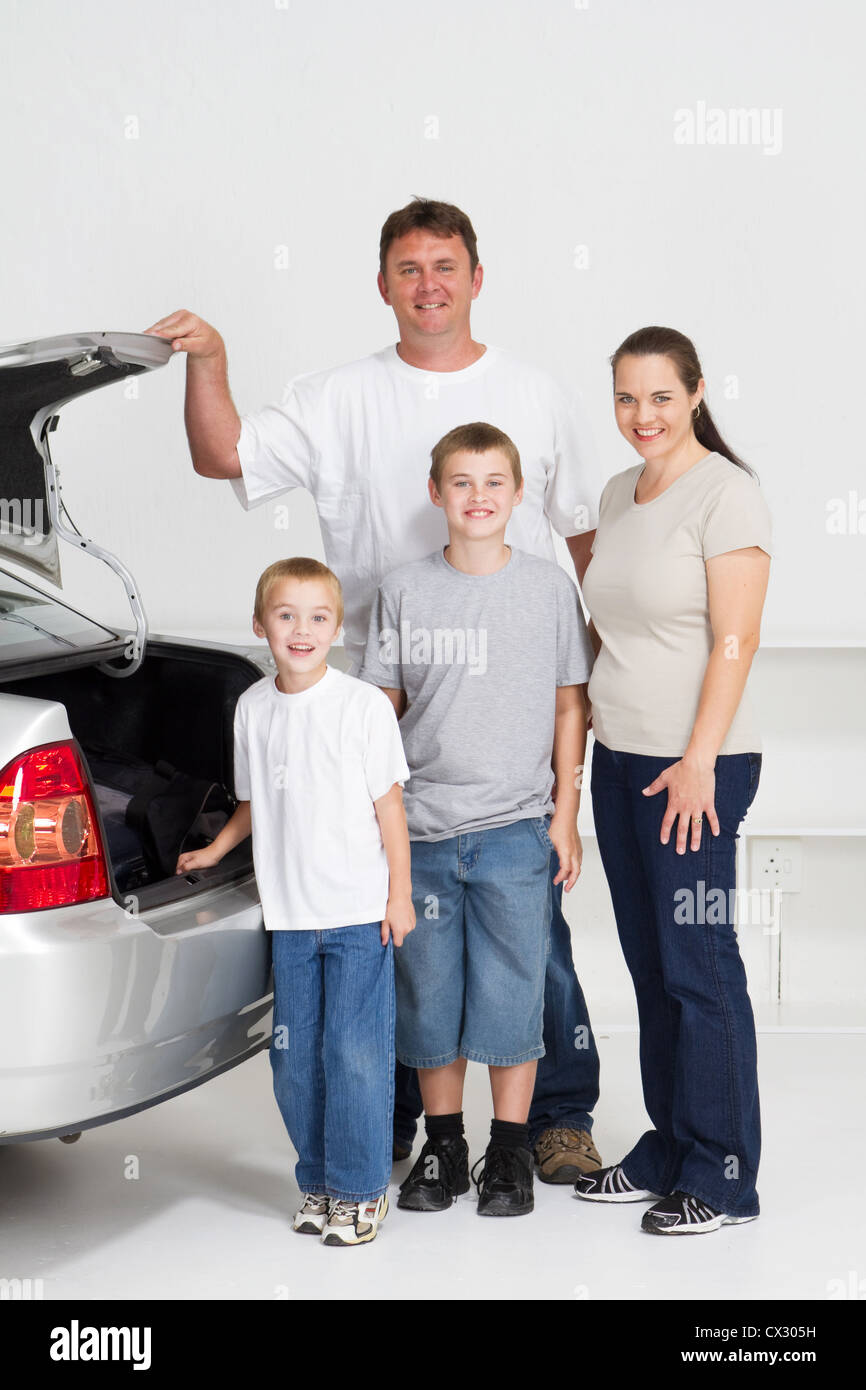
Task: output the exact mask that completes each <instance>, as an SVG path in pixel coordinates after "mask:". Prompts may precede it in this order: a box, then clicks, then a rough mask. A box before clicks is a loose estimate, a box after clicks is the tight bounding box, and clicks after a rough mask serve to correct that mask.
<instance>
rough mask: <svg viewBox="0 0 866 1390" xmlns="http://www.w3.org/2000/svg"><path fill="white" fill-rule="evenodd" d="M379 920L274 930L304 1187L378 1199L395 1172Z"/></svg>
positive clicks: (278, 1037) (279, 1079)
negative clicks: (308, 928)
mask: <svg viewBox="0 0 866 1390" xmlns="http://www.w3.org/2000/svg"><path fill="white" fill-rule="evenodd" d="M380 931H381V923H379V922H365V923H363V924H361V925H358V926H351V927H329V928H327V929H326V930H322V931H274V932H272V933H271V937H272V948H273V962H274V1034H273V1038H272V1039H271V1047H270V1060H271V1067H272V1069H273V1077H274V1094H275V1096H276V1098H277V1104H278V1105H279V1107H280V1113H281V1114H282V1117H283V1121H284V1123H285V1126H286V1129H287V1130H288V1133H289V1138H290V1139H291V1141H292V1143H293V1145H294V1147H295V1149H296V1150H297V1154H298V1162H297V1164H296V1167H295V1180H296V1182H297V1184H298V1187H299V1188H300V1189H301V1191H302V1192H324V1193H327V1194H328V1196H329V1197H342V1198H344V1199H345V1200H347V1201H352V1202H362V1201H374V1200H375V1199H376V1198H377V1197H379V1196H381V1194H382V1193H383V1192H385V1190H386V1189H387V1186H388V1179H389V1177H390V1175H391V1144H392V1126H393V1111H394V949H393V944H392V943H391V941H389V942H388V944H387V946H383V945H382V941H381V937H380Z"/></svg>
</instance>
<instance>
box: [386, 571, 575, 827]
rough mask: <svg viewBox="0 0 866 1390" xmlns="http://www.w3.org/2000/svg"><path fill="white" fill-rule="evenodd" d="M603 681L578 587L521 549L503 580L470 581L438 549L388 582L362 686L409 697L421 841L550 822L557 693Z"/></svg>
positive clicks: (412, 820) (413, 792) (409, 753)
mask: <svg viewBox="0 0 866 1390" xmlns="http://www.w3.org/2000/svg"><path fill="white" fill-rule="evenodd" d="M591 669H592V648H591V646H590V642H589V635H588V633H587V631H586V624H585V622H584V618H583V613H582V611H581V608H580V603H579V600H578V596H577V589H576V588H575V586H574V584H573V583H572V581H571V580H570V579H569V577H568V575H567V574H566V573H565V571H564V570H563V569H562V568H561V566H560V565H558V564H557V563H556V562H555V561H552V560H544V559H541V558H540V557H538V556H536V555H530V554H529V553H528V552H526V551H523V550H517V549H515V548H514V547H512V550H511V557H510V559H509V560H508V562H507V564H505V565H503V567H502V569H499V570H496V571H495V573H493V574H483V575H476V574H464V573H463V571H462V570H458V569H455V568H454V566H453V565H451V564H449V563H448V561H447V560H446V559H445V556H444V553H443V551H441V550H436V551H434V552H433V554H432V555H428V556H426V557H425V558H424V559H423V560H415V561H412V562H411V563H409V564H407V565H401V566H400V567H399V568H398V569H395V570H392V571H391V572H390V574H387V575H386V576H385V578H384V580H383V581H382V583H381V585H380V586H379V591H378V594H377V596H376V600H375V602H374V604H373V608H372V612H371V614H370V624H369V628H368V632H367V646H366V651H365V654H364V661H363V664H362V667H361V670H360V672H359V675H360V678H361V680H366V681H369V682H371V683H372V684H373V685H379V686H383V687H385V688H388V689H394V690H405V691H406V696H407V709H406V712H405V714H404V715H403V717H402V718H401V720H400V733H401V735H402V738H403V748H404V750H405V753H406V760H407V762H408V764H409V768H410V772H411V777H410V779H409V782H408V784H407V786H406V787H404V790H403V801H404V805H405V807H406V819H407V822H408V826H409V838H410V839H411V840H444V839H448V838H449V837H451V836H453V835H459V834H462V833H464V832H466V831H470V830H489V829H491V828H492V827H494V826H497V825H508V824H509V823H510V822H511V821H516V820H522V819H525V818H527V817H530V816H543V815H548V814H550V813H551V812H552V811H553V809H554V804H553V800H552V798H551V795H550V792H551V788H552V786H553V781H554V776H553V768H552V766H551V757H552V754H553V734H554V721H555V713H556V687H557V686H560V685H583V684H584V683H585V682H586V681H587V680H588V679H589V674H590V671H591Z"/></svg>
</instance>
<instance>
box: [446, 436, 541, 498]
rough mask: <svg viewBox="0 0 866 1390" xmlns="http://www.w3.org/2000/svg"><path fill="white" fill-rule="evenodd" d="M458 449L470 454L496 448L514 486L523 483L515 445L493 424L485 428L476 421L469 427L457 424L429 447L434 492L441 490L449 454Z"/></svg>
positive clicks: (456, 452)
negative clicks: (509, 468)
mask: <svg viewBox="0 0 866 1390" xmlns="http://www.w3.org/2000/svg"><path fill="white" fill-rule="evenodd" d="M461 449H465V450H466V451H467V452H468V453H470V454H486V453H487V451H488V449H498V450H499V451H500V453H503V454H504V455H505V457H506V458H507V459H508V462H509V463H510V464H511V472H512V473H513V475H514V486H515V487H516V488H517V487H520V484H521V483H522V482H523V470H522V469H521V467H520V455H519V453H518V452H517V445H516V444H515V443H514V442H513V441H512V440H511V439H509V438H508V435H507V434H505V433H504V432H503V431H502V430H498V429H497V428H496V426H495V425H487V424H485V423H484V422H483V421H481V420H478V421H476V422H475V423H474V424H471V425H458V426H457V428H456V429H453V430H449V431H448V433H447V434H445V435H443V436H442V438H441V439H440V440H439V443H438V444H434V445H433V449H432V451H431V454H430V457H431V459H432V460H433V462H432V463H431V465H430V477H431V478H432V479H433V486H434V487H435V489H436V491H437V492H441V491H442V471H443V469H444V467H445V464H446V463H447V462H448V460H449V459H450V457H451V455H452V454H458V453H460V451H461Z"/></svg>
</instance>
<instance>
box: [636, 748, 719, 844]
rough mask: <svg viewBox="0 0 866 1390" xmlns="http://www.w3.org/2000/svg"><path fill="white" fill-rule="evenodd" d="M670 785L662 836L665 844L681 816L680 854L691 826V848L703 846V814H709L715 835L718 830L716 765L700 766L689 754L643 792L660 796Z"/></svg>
mask: <svg viewBox="0 0 866 1390" xmlns="http://www.w3.org/2000/svg"><path fill="white" fill-rule="evenodd" d="M665 787H667V792H668V805H667V810H666V811H665V813H664V816H663V818H662V828H661V835H660V839H661V842H662V844H663V845H666V844H667V842H668V840H669V839H670V833H671V826H672V825H673V823H674V821H675V820H676V819H677V817H678V816H679V825H678V826H677V854H685V852H686V840H687V839H688V836H689V827H691V848H692V849H700V847H701V829H702V821H703V817H704V815H705V814H706V817H707V820H708V821H709V823H710V829H711V830H712V832H713V834H714V835H718V833H719V818H718V816H717V815H716V807H715V795H716V774H715V770H714V768H713V767H708V766H706V765H704V766H701V765H700V764H699V763H696V762H693V761H692V760H691V759H690V758H688V757H685V758H681V759H680V761H679V762H678V763H672V764H671V766H670V767H666V768H665V770H664V772H660V773H659V775H658V777H657V778H656V779H655V781H654V782H650V784H649V786H648V787H644V789H643V794H644V796H657V795H658V793H659V792H660V791H663V790H664V788H665Z"/></svg>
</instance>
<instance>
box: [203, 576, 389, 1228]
mask: <svg viewBox="0 0 866 1390" xmlns="http://www.w3.org/2000/svg"><path fill="white" fill-rule="evenodd" d="M342 621H343V597H342V591H341V588H340V583H339V580H338V579H337V577H336V575H335V574H333V573H332V571H331V570H329V569H328V568H327V567H326V566H325V565H323V564H320V563H319V561H318V560H310V559H306V558H303V557H299V558H295V559H291V560H279V561H277V562H276V564H273V565H269V566H268V568H267V569H266V570H265V572H264V574H262V576H261V578H260V579H259V582H258V586H257V588H256V599H255V613H254V616H253V631H254V632H255V634H256V636H257V637H267V639H268V645H269V647H270V649H271V653H272V655H273V658H274V661H275V663H276V667H277V674H276V676H264V677H263V678H262V679H261V680H260V681H258V682H257V683H256V684H255V685H252V686H250V687H249V689H247V690H245V691H244V692H243V694H242V695H241V696H240V699H239V700H238V702H237V705H236V708H235V719H234V735H235V744H234V780H235V793H236V795H237V796H238V797H239V798H240V803H239V805H238V807H237V810H236V811H235V813H234V815H233V816H232V817H231V819H230V820H229V821H228V823H227V824H226V826H225V827H224V828H223V830H222V831H221V832H220V834H219V835H218V836H217V837H216V839H215V840H214V841H213V844H211V845H209V846H208V847H207V848H206V849H203V850H196V851H194V852H193V853H189V854H182V855H181V856H180V858H179V859H178V862H177V872H178V873H185V872H186V871H187V870H188V869H194V868H204V867H208V866H210V865H211V864H217V863H219V861H220V859H221V858H222V857H223V855H224V854H226V853H228V851H229V850H230V849H232V848H233V847H234V846H235V845H236V844H238V843H239V842H240V841H241V840H242V839H244V838H245V837H246V836H247V835H249V834H250V831H252V836H253V860H254V863H255V870H256V881H257V884H258V889H259V895H260V897H261V902H262V910H263V915H264V922H265V927H266V928H267V929H268V930H269V931H271V932H272V933H273V938H272V943H273V964H274V1033H273V1039H272V1041H271V1050H270V1060H271V1066H272V1068H273V1074H274V1091H275V1094H276V1098H277V1103H278V1105H279V1107H280V1111H281V1113H282V1116H283V1120H284V1121H285V1124H286V1128H287V1130H288V1132H289V1137H290V1139H291V1141H292V1143H293V1144H294V1146H295V1148H296V1150H297V1153H298V1162H297V1166H296V1168H295V1177H296V1180H297V1183H298V1186H299V1187H300V1189H301V1192H302V1194H303V1199H302V1202H301V1206H300V1208H299V1210H298V1212H297V1213H296V1215H295V1219H294V1229H295V1230H296V1231H301V1232H303V1233H308V1234H311V1235H320V1236H321V1237H322V1240H323V1241H324V1243H325V1244H326V1245H361V1244H364V1243H366V1242H368V1241H371V1240H373V1239H374V1238H375V1236H376V1232H377V1230H378V1227H379V1223H380V1221H382V1220H383V1218H384V1217H385V1215H386V1213H387V1211H388V1198H387V1196H386V1190H387V1186H388V1177H389V1175H390V1170H391V1146H392V1124H393V1107H394V956H393V947H392V942H393V945H395V946H399V945H400V944H401V942H402V941H403V939H404V937H405V936H406V934H407V933H408V932H410V931H411V930H412V928H413V926H414V924H415V913H414V910H413V906H412V885H411V881H410V876H409V863H410V851H409V838H408V834H407V828H406V816H405V812H404V810H403V799H402V794H401V791H400V787H401V785H402V784H403V783H404V782H405V781H406V780H407V778H408V776H409V768H408V766H407V764H406V759H405V757H404V755H403V747H402V744H401V741H400V731H399V728H398V727H397V720H396V718H395V715H394V710H393V708H392V706H391V705H390V704H389V702H388V700H387V699H385V697H384V696H383V695H382V693H381V692H380V691H378V690H375V689H374V688H373V687H372V686H370V685H367V684H364V682H363V681H360V680H358V679H357V678H356V677H354V676H349V675H346V674H345V673H344V672H342V671H340V670H338V669H337V667H335V666H328V665H327V663H326V660H325V658H326V657H327V654H328V650H329V648H330V646H331V643H332V642H333V640H334V638H335V636H336V635H337V631H338V629H339V628H340V625H341V623H342Z"/></svg>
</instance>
